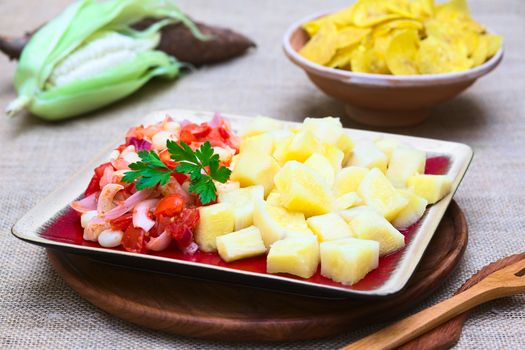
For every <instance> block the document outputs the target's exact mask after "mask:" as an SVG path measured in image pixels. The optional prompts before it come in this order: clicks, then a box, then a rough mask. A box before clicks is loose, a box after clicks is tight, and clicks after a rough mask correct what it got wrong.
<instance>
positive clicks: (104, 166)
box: [95, 162, 113, 178]
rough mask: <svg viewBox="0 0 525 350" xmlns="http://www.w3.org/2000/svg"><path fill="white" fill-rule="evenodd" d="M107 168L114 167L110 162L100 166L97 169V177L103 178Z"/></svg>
mask: <svg viewBox="0 0 525 350" xmlns="http://www.w3.org/2000/svg"><path fill="white" fill-rule="evenodd" d="M107 167H113V165H111V163H110V162H106V163H103V164H100V165H99V166H98V167H96V168H95V175H97V176H98V177H99V178H100V177H102V175H104V170H106V168H107Z"/></svg>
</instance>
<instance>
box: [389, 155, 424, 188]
mask: <svg viewBox="0 0 525 350" xmlns="http://www.w3.org/2000/svg"><path fill="white" fill-rule="evenodd" d="M425 161H426V154H425V152H423V151H420V150H418V149H415V148H412V147H408V146H401V147H396V148H394V150H393V151H392V157H391V158H390V162H389V163H388V170H387V171H386V177H387V178H388V179H389V180H390V182H392V185H394V187H397V188H405V187H406V185H407V180H408V178H409V177H410V176H412V175H417V174H422V173H424V172H425Z"/></svg>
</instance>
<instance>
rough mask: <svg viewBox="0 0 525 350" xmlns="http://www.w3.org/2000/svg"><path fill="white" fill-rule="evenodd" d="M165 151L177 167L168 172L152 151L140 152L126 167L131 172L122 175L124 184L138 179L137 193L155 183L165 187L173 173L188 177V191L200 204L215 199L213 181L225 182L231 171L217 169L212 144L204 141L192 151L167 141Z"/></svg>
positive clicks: (183, 143)
mask: <svg viewBox="0 0 525 350" xmlns="http://www.w3.org/2000/svg"><path fill="white" fill-rule="evenodd" d="M167 146H168V152H169V154H170V157H171V159H173V160H174V161H176V162H178V163H179V164H178V165H177V166H176V167H175V169H173V170H172V169H170V168H168V167H167V166H166V164H164V163H163V162H162V161H161V160H160V158H159V156H158V155H157V153H156V152H155V151H140V152H139V153H138V155H139V157H140V159H141V161H139V162H136V163H132V164H130V165H129V168H130V169H131V171H128V172H126V173H125V174H124V177H123V178H122V181H123V182H133V181H135V180H137V182H136V186H137V189H138V190H142V189H144V188H151V187H154V186H156V185H158V184H160V185H165V184H166V183H168V181H169V180H170V177H171V174H172V173H173V171H176V172H179V173H184V174H188V175H190V188H189V190H190V192H193V193H195V194H197V195H198V196H199V199H200V201H201V203H202V204H208V203H210V202H212V201H214V200H216V199H217V187H215V183H214V182H213V181H218V182H220V183H225V182H226V181H228V179H229V178H230V174H231V171H230V169H228V168H227V167H225V166H220V162H219V155H218V154H216V153H214V152H213V148H212V147H211V144H210V143H209V142H208V141H206V142H205V143H203V144H202V145H201V146H200V148H198V149H196V150H195V151H194V150H192V149H191V147H190V146H188V144H186V143H185V142H182V141H181V142H180V144H179V143H177V142H175V141H171V140H168V142H167Z"/></svg>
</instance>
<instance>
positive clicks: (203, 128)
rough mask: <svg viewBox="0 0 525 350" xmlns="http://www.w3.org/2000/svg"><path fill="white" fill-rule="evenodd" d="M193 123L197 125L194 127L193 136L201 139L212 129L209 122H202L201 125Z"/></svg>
mask: <svg viewBox="0 0 525 350" xmlns="http://www.w3.org/2000/svg"><path fill="white" fill-rule="evenodd" d="M190 125H191V124H190ZM193 125H195V126H194V127H193V128H192V130H191V133H192V134H193V136H195V137H196V138H199V139H200V138H203V137H206V136H207V135H208V134H209V133H210V131H211V126H210V125H209V124H208V123H201V125H196V124H193Z"/></svg>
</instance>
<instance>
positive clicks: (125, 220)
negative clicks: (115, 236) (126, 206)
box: [109, 213, 133, 231]
mask: <svg viewBox="0 0 525 350" xmlns="http://www.w3.org/2000/svg"><path fill="white" fill-rule="evenodd" d="M132 222H133V214H131V213H127V214H124V215H122V216H121V217H118V218H116V219H113V220H110V221H109V223H110V225H111V228H112V229H113V230H120V231H126V230H127V229H128V227H129V226H130V225H131V223H132Z"/></svg>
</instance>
